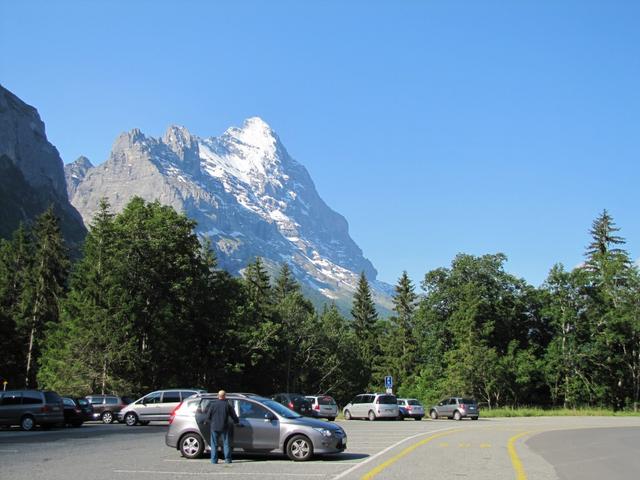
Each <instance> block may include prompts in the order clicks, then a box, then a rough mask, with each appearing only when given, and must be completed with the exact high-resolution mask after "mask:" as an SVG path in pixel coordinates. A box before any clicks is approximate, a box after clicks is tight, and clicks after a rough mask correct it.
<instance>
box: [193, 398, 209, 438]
mask: <svg viewBox="0 0 640 480" xmlns="http://www.w3.org/2000/svg"><path fill="white" fill-rule="evenodd" d="M210 404H211V399H209V398H203V399H201V400H200V402H199V403H198V407H197V408H196V424H197V425H198V430H200V434H201V435H202V438H204V439H205V441H206V443H210V442H211V424H210V423H209V422H205V420H206V419H207V415H208V413H209V405H210Z"/></svg>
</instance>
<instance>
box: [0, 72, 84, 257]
mask: <svg viewBox="0 0 640 480" xmlns="http://www.w3.org/2000/svg"><path fill="white" fill-rule="evenodd" d="M0 170H1V171H2V176H1V177H0V236H3V237H5V238H6V237H8V236H10V235H11V233H12V232H13V231H14V230H15V229H16V228H17V227H18V225H19V223H20V222H25V223H28V222H30V221H32V220H33V219H34V218H35V217H37V216H38V215H40V214H41V213H43V212H44V211H45V210H46V209H47V208H48V207H49V206H50V205H53V208H54V211H55V213H56V214H57V215H58V217H59V218H60V220H61V228H62V232H63V234H64V236H65V239H66V240H67V241H68V242H69V244H70V247H71V248H72V249H76V248H78V247H79V246H80V243H81V242H82V239H83V238H84V235H85V233H86V230H85V228H84V225H83V223H82V219H81V217H80V215H79V214H78V212H77V211H76V210H75V209H74V208H73V207H72V206H71V204H70V203H69V199H68V196H67V185H66V181H65V174H64V168H63V163H62V159H61V158H60V154H59V153H58V150H57V149H56V148H55V147H54V146H53V145H52V144H51V143H49V141H48V140H47V136H46V133H45V128H44V123H43V122H42V120H41V119H40V115H39V114H38V111H37V110H36V109H35V108H33V107H32V106H30V105H27V104H26V103H24V102H23V101H22V100H20V99H19V98H18V97H17V96H15V95H14V94H13V93H11V92H10V91H9V90H7V89H6V88H4V87H2V86H1V85H0Z"/></svg>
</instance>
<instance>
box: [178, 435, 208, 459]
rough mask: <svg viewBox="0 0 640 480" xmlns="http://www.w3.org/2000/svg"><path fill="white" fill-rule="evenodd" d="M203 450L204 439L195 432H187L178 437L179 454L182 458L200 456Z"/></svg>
mask: <svg viewBox="0 0 640 480" xmlns="http://www.w3.org/2000/svg"><path fill="white" fill-rule="evenodd" d="M203 452H204V440H203V439H202V437H201V436H200V435H198V434H197V433H187V434H186V435H183V436H182V438H181V439H180V454H181V455H182V456H183V457H184V458H188V459H190V460H191V459H194V458H200V457H201V456H202V453H203Z"/></svg>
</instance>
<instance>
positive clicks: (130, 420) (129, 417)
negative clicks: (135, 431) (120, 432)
mask: <svg viewBox="0 0 640 480" xmlns="http://www.w3.org/2000/svg"><path fill="white" fill-rule="evenodd" d="M124 423H126V424H127V427H134V426H135V425H136V424H137V423H138V416H137V415H136V414H135V413H133V412H129V413H127V414H126V415H125V416H124Z"/></svg>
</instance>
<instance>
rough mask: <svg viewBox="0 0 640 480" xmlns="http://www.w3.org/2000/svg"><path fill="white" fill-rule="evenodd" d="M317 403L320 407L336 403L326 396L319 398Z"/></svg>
mask: <svg viewBox="0 0 640 480" xmlns="http://www.w3.org/2000/svg"><path fill="white" fill-rule="evenodd" d="M318 403H319V404H320V405H335V404H336V401H335V400H334V399H333V397H330V396H328V395H327V396H326V397H319V398H318Z"/></svg>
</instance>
